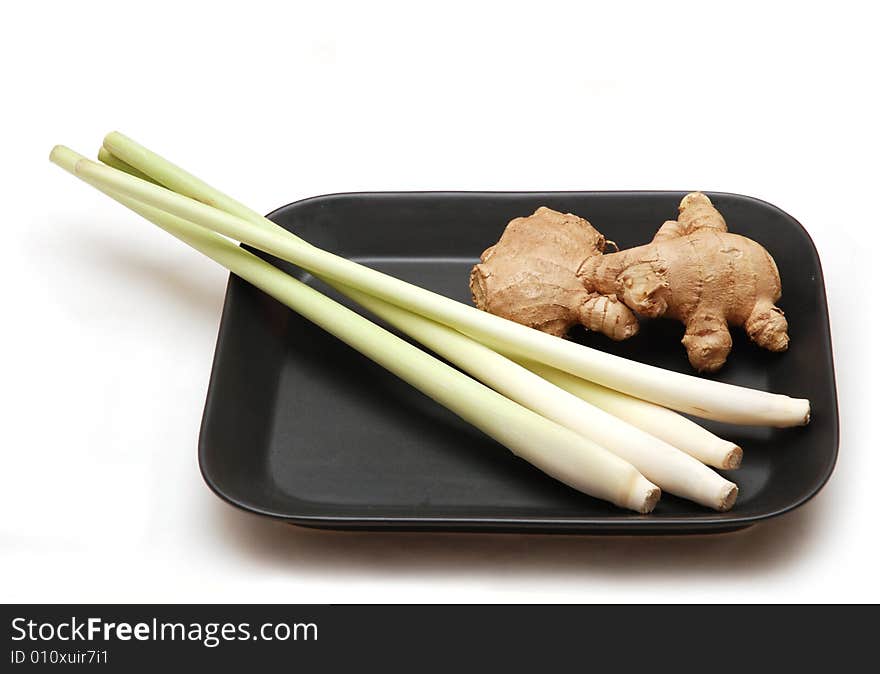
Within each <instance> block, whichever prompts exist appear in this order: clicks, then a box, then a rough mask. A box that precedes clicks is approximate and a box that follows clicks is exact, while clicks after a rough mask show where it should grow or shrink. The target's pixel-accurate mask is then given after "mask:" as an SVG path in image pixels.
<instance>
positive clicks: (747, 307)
mask: <svg viewBox="0 0 880 674" xmlns="http://www.w3.org/2000/svg"><path fill="white" fill-rule="evenodd" d="M678 209H679V215H678V219H677V220H669V221H667V222H665V223H663V225H662V226H661V227H660V229H659V231H658V232H657V234H656V235H655V236H654V239H653V240H652V241H651V243H649V244H647V245H644V246H638V247H636V248H631V249H628V250H624V251H620V252H617V253H612V254H610V255H602V256H590V257H586V256H585V258H586V259H585V260H584V261H583V264H582V265H581V267H580V269H579V270H578V272H577V274H578V277H579V278H580V279H581V281H582V282H583V284H584V287H585V288H586V289H587V290H588V291H591V292H596V293H603V294H608V295H612V296H614V297H617V298H618V299H619V300H621V301H622V302H623V303H625V304H626V305H627V306H628V307H630V308H631V309H632V310H634V311H636V312H638V313H639V314H641V315H643V316H646V317H649V318H656V317H659V316H665V317H668V318H674V319H676V320H679V321H681V322H682V323H684V324H685V335H684V338H683V339H682V343H683V344H684V346H685V348H686V349H687V354H688V359H689V360H690V362H691V365H693V367H694V368H696V369H697V370H698V371H700V372H714V371H715V370H717V369H718V368H720V367H721V366H722V365H724V363H725V361H726V360H727V356H728V354H729V353H730V349H731V346H732V341H731V337H730V332H729V330H728V326H730V325H734V326H743V327H744V328H745V330H746V332H747V333H748V335H749V337H750V338H751V340H752V341H753V342H755V343H756V344H758V345H759V346H761V347H763V348H765V349H769V350H770V351H785V350H786V349H787V348H788V322H787V321H786V320H785V316H784V315H783V313H782V310H781V309H779V307H777V306H776V304H775V303H776V301H777V300H778V299H779V297H780V295H781V294H782V286H781V284H780V281H779V271H778V270H777V268H776V263H775V262H774V261H773V258H772V257H770V254H769V253H768V252H767V251H766V250H765V249H764V248H763V247H761V246H760V245H758V244H757V243H755V242H754V241H752V240H751V239H748V238H746V237H744V236H740V235H738V234H731V233H730V232H728V231H727V224H726V223H725V221H724V218H723V217H722V216H721V214H720V213H719V212H718V211H717V210H716V209H715V207H714V206H713V205H712V202H711V201H710V200H709V198H708V197H707V196H706V195H704V194H702V193H700V192H693V193H691V194H688V195H687V196H685V197H684V199H682V201H681V204H680V205H679V207H678Z"/></svg>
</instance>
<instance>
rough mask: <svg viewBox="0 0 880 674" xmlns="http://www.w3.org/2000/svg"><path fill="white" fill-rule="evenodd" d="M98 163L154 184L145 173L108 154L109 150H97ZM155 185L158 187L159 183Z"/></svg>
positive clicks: (110, 153) (103, 148)
mask: <svg viewBox="0 0 880 674" xmlns="http://www.w3.org/2000/svg"><path fill="white" fill-rule="evenodd" d="M98 161H100V162H103V163H105V164H107V166H112V167H113V168H115V169H117V170H119V171H125V172H126V173H128V174H129V175H133V176H134V177H135V178H140V179H141V180H148V181H149V182H151V183H153V182H156V181H155V180H153V179H152V178H150V176H148V175H147V174H146V173H142V172H141V171H138V170H137V169H136V168H135V167H134V166H129V165H128V164H126V163H125V162H124V161H122V160H121V159H119V158H118V157H116V156H115V155H114V154H113V153H112V152H110V150H108V149H107V148H106V147H101V148H100V149H99V150H98ZM156 184H157V185H158V184H159V183H156Z"/></svg>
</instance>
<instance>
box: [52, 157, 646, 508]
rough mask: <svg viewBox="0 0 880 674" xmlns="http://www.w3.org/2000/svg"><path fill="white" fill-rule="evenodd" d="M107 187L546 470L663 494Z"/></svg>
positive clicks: (253, 261) (212, 240)
mask: <svg viewBox="0 0 880 674" xmlns="http://www.w3.org/2000/svg"><path fill="white" fill-rule="evenodd" d="M51 159H52V161H53V162H55V163H56V164H58V165H59V166H61V167H62V168H64V169H66V170H68V171H70V172H73V171H74V168H75V165H76V164H77V162H78V161H81V160H82V157H81V156H80V155H78V154H77V153H75V152H73V151H72V150H69V149H67V148H64V147H61V146H58V147H56V148H55V149H54V150H53V151H52V155H51ZM99 189H102V188H100V187H99ZM102 191H105V193H106V194H108V196H110V197H112V198H114V199H116V200H117V201H119V202H120V203H122V204H123V205H125V206H127V207H129V208H130V209H132V210H133V211H135V212H137V213H138V214H140V215H142V216H143V217H145V218H146V219H147V220H150V221H151V222H153V223H155V224H157V225H158V226H159V227H161V228H162V229H164V230H166V231H167V232H169V233H170V234H172V235H174V236H176V237H177V238H179V239H181V240H182V241H184V242H185V243H187V244H189V245H190V246H192V247H193V248H195V249H196V250H198V251H199V252H201V253H203V254H204V255H206V256H208V257H209V258H211V259H213V260H214V261H216V262H218V263H219V264H221V265H222V266H224V267H226V268H227V269H228V270H229V271H231V272H232V273H234V274H236V275H237V276H240V277H241V278H243V279H244V280H246V281H248V282H249V283H251V284H252V285H254V286H256V287H257V288H259V289H261V290H262V291H264V292H265V293H267V294H269V295H270V296H272V297H274V298H275V299H277V300H278V301H280V302H282V303H283V304H285V305H287V306H288V307H290V308H291V309H293V310H294V311H296V312H297V313H299V314H300V315H302V316H303V317H304V318H306V319H308V320H309V321H311V322H313V323H315V324H316V325H318V326H320V327H322V328H324V329H325V330H327V332H329V333H331V334H332V335H334V336H335V337H337V338H338V339H340V340H342V341H343V342H345V343H346V344H348V345H349V346H351V347H353V348H354V349H356V350H357V351H359V352H360V353H362V354H363V355H365V356H366V357H368V358H370V359H371V360H373V361H375V362H376V363H378V364H379V365H381V366H382V367H384V368H385V369H386V370H388V371H389V372H391V373H393V374H394V375H396V376H398V377H400V378H401V379H403V380H404V381H406V382H408V383H409V384H411V385H412V386H414V387H415V388H417V389H418V390H420V391H421V392H423V393H424V394H425V395H427V396H429V397H430V398H432V399H433V400H435V401H437V402H438V403H440V404H441V405H443V406H444V407H446V408H447V409H449V410H450V411H452V412H454V413H455V414H457V415H458V416H459V417H461V418H462V419H463V420H465V421H466V422H468V423H470V424H471V425H473V426H475V427H476V428H478V429H480V430H481V431H483V432H484V433H486V434H487V435H489V436H490V437H492V438H494V439H495V440H497V441H498V442H500V443H501V444H503V445H504V446H506V447H507V448H509V449H510V450H511V451H512V452H513V453H514V454H516V455H517V456H519V457H521V458H523V459H525V460H526V461H529V462H530V463H532V464H533V465H535V466H536V467H538V468H540V469H541V470H542V471H544V472H545V473H547V474H548V475H551V476H552V477H555V478H556V479H557V480H560V481H561V482H564V483H565V484H567V485H569V486H571V487H573V488H575V489H578V490H580V491H583V492H585V493H587V494H590V495H592V496H596V497H597V498H601V499H604V500H606V501H611V502H612V503H614V504H616V505H618V506H621V507H624V508H629V509H631V510H635V511H637V512H641V513H647V512H650V511H651V510H652V509H653V507H654V505H655V504H656V502H657V499H658V498H659V496H660V490H659V489H658V488H657V487H656V485H653V484H651V483H650V482H649V481H648V480H646V479H645V478H644V476H642V475H641V473H639V472H638V470H636V469H635V468H634V467H633V466H632V465H631V464H629V463H627V462H626V461H624V460H623V459H621V458H620V457H618V456H616V455H614V454H612V453H610V452H608V451H607V450H605V449H604V448H602V447H600V446H599V445H597V444H596V443H594V442H592V441H590V440H588V439H586V438H584V437H582V436H580V435H578V434H577V433H575V432H573V431H571V430H569V429H567V428H564V427H563V426H561V425H559V424H557V423H555V422H552V421H550V420H549V419H546V418H545V417H542V416H541V415H540V414H537V413H535V412H532V411H531V410H529V409H526V408H525V407H523V406H522V405H519V404H517V403H515V402H513V401H512V400H509V399H508V398H505V397H504V396H503V395H501V394H499V393H497V392H495V391H493V390H492V389H490V388H488V387H487V386H485V385H483V384H481V383H479V382H478V381H476V380H474V379H472V378H470V377H468V376H467V375H465V374H463V373H462V372H459V371H458V370H456V369H455V368H453V367H451V366H449V365H447V364H445V363H443V362H442V361H440V360H438V359H437V358H435V357H433V356H431V355H430V354H428V353H426V352H424V351H422V350H420V349H419V348H417V347H415V346H413V345H412V344H410V343H409V342H406V341H405V340H403V339H401V338H400V337H397V336H396V335H394V334H392V333H390V332H388V331H387V330H385V329H384V328H382V327H380V326H378V325H376V324H375V323H373V322H372V321H370V320H368V319H366V318H364V317H363V316H361V315H360V314H358V313H356V312H354V311H352V310H350V309H348V308H346V307H343V306H342V305H340V304H338V303H337V302H334V301H333V300H332V299H330V298H329V297H327V296H326V295H324V294H322V293H320V292H318V291H317V290H315V289H314V288H311V287H309V286H307V285H306V284H304V283H302V282H300V281H298V280H297V279H295V278H293V277H291V276H289V275H288V274H286V273H284V272H283V271H281V270H280V269H278V268H277V267H274V266H272V265H271V264H269V263H268V262H266V261H264V260H261V259H260V258H258V257H257V256H256V255H253V254H252V253H249V252H248V251H245V250H243V249H241V248H239V247H238V246H236V245H235V244H234V243H232V242H231V241H229V240H227V239H225V238H224V237H222V236H220V235H218V234H216V233H214V232H212V231H210V230H207V229H205V228H203V227H200V226H198V225H196V224H194V223H192V222H188V221H186V220H185V219H182V218H179V217H176V216H174V215H171V214H169V213H166V212H164V211H162V210H160V209H157V208H155V207H152V206H149V205H147V204H144V203H141V202H139V201H137V200H134V199H131V198H130V197H128V196H126V195H124V194H121V193H118V192H114V191H113V190H104V189H102Z"/></svg>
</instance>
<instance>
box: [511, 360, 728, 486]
mask: <svg viewBox="0 0 880 674" xmlns="http://www.w3.org/2000/svg"><path fill="white" fill-rule="evenodd" d="M518 362H519V363H520V364H521V365H523V366H524V367H526V368H528V369H529V370H531V371H532V372H534V373H535V374H537V375H540V376H541V377H543V378H544V379H546V380H547V381H549V382H552V383H553V384H555V385H556V386H558V387H559V388H561V389H564V390H566V391H568V392H569V393H571V394H573V395H576V396H577V397H578V398H581V399H582V400H585V401H587V402H588V403H591V404H593V405H595V406H596V407H599V408H600V409H603V410H605V411H606V412H608V413H610V414H613V415H614V416H615V417H618V418H619V419H623V420H624V421H626V422H628V423H630V424H632V425H633V426H636V427H637V428H641V429H642V430H643V431H645V432H646V433H650V434H651V435H653V436H654V437H656V438H660V439H661V440H665V441H666V442H668V443H669V444H670V445H672V446H673V447H677V448H678V449H680V450H681V451H683V452H686V453H687V454H690V455H691V456H692V457H694V458H695V459H698V460H699V461H702V462H703V463H705V464H707V465H710V466H714V467H715V468H721V469H722V470H734V469H736V468H739V466H740V463H741V462H742V449H741V448H740V447H739V446H738V445H737V444H735V443H733V442H730V441H729V440H725V439H723V438H719V437H718V436H717V435H715V434H714V433H711V432H709V431H707V430H706V429H705V428H703V427H702V426H700V425H699V424H697V423H694V422H693V421H691V420H690V419H688V418H687V417H684V416H682V415H681V414H678V413H677V412H673V411H672V410H670V409H667V408H665V407H661V406H660V405H655V404H654V403H649V402H648V401H647V400H640V399H638V398H633V397H632V396H628V395H626V394H623V393H620V392H619V391H614V390H613V389H610V388H605V387H604V386H599V384H594V383H593V382H590V381H587V380H586V379H581V378H580V377H575V376H574V375H573V374H569V373H568V372H563V371H562V370H557V369H556V368H554V367H550V366H549V365H544V364H543V363H536V362H535V361H529V360H520V361H518ZM658 484H660V483H659V482H658ZM660 487H661V488H662V489H664V490H666V488H665V487H664V486H663V485H662V484H660Z"/></svg>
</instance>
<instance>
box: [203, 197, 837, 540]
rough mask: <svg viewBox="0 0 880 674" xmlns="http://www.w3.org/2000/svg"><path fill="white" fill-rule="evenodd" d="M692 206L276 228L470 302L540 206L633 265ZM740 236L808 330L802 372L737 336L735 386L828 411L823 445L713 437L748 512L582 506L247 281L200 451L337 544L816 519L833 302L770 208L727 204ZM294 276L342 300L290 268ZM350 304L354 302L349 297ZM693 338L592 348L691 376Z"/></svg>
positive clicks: (514, 205) (265, 507)
mask: <svg viewBox="0 0 880 674" xmlns="http://www.w3.org/2000/svg"><path fill="white" fill-rule="evenodd" d="M683 194H684V193H682V192H545V193H540V192H534V193H492V192H488V193H480V192H465V193H461V192H445V193H444V192H429V193H364V194H337V195H329V196H321V197H315V198H312V199H306V200H304V201H299V202H296V203H293V204H290V205H288V206H284V207H283V208H280V209H279V210H277V211H275V212H274V213H272V214H271V216H270V217H271V218H272V219H273V220H274V221H275V222H277V223H279V224H280V225H282V226H283V227H285V228H287V229H289V230H292V231H295V232H296V233H297V234H299V235H301V236H302V237H304V238H305V239H306V240H308V241H310V242H312V243H314V244H315V245H318V246H320V247H322V248H325V249H327V250H330V251H333V252H335V253H338V254H340V255H344V256H346V257H349V258H352V259H355V260H358V261H360V262H362V263H364V264H368V265H370V266H372V267H375V268H377V269H380V270H382V271H384V272H387V273H389V274H392V275H394V276H398V277H400V278H403V279H406V280H408V281H411V282H413V283H417V284H419V285H422V286H425V287H427V288H430V289H432V290H435V291H437V292H439V293H442V294H444V295H448V296H449V297H453V298H455V299H458V300H461V301H464V302H470V295H469V291H468V283H467V279H468V271H469V269H470V267H471V265H472V264H473V263H474V262H475V260H476V259H477V257H478V256H479V254H480V253H481V252H482V251H483V249H484V248H486V247H487V246H488V245H490V244H491V243H493V242H495V241H496V240H497V239H498V237H499V236H500V234H501V231H502V230H503V229H504V226H505V225H506V224H507V222H508V221H509V220H510V219H512V218H514V217H517V216H520V215H527V214H529V213H532V212H533V211H534V210H535V208H537V207H538V206H540V205H546V206H549V207H551V208H554V209H557V210H560V211H568V212H572V213H576V214H578V215H581V216H583V217H585V218H587V219H588V220H589V221H590V222H591V223H592V224H593V225H594V226H595V227H596V228H597V229H598V230H599V231H601V232H602V233H604V234H605V236H606V237H607V238H609V239H613V240H614V241H616V242H617V243H618V244H619V245H620V246H621V247H628V246H633V245H638V244H642V243H645V242H647V241H649V240H650V239H651V237H652V236H653V234H654V232H655V230H656V229H657V227H658V226H659V225H660V223H662V222H663V221H664V220H667V219H670V218H673V217H674V216H675V214H676V207H677V204H678V202H679V200H680V199H681V197H682V196H683ZM710 196H711V198H712V200H713V202H715V204H716V205H717V206H718V208H719V209H720V211H721V212H722V213H723V214H724V216H725V218H726V219H727V222H728V224H729V226H730V228H731V230H732V231H734V232H737V233H740V234H744V235H746V236H749V237H751V238H754V239H755V240H757V241H758V242H760V243H761V244H763V245H764V246H765V247H766V248H767V249H768V250H769V251H770V253H771V254H772V255H773V257H774V258H775V259H776V262H777V264H778V266H779V271H780V274H781V276H782V282H783V292H784V295H783V298H782V301H781V302H780V304H781V306H782V307H783V309H784V310H785V311H786V315H787V317H788V319H789V323H790V332H791V335H792V341H791V347H790V349H789V350H788V352H786V353H784V354H772V353H767V352H765V351H762V350H760V349H758V348H757V347H755V346H753V345H752V344H751V343H750V342H749V341H748V340H747V339H746V338H744V336H743V335H742V334H741V331H738V330H737V331H734V332H735V333H737V334H735V336H734V349H733V354H732V355H731V357H730V360H729V361H728V364H727V365H726V367H725V368H723V370H722V371H721V372H720V373H719V374H718V375H717V376H718V378H719V379H722V380H723V381H727V382H731V383H734V384H742V385H745V386H751V387H755V388H761V389H766V390H770V391H775V392H779V393H785V394H788V395H792V396H797V397H806V398H809V399H810V400H811V402H812V421H811V423H810V424H809V426H807V427H804V428H790V429H768V428H751V427H741V426H723V425H721V424H710V426H711V428H712V430H714V431H716V432H718V433H719V434H721V435H723V436H724V437H727V438H729V439H731V440H734V441H736V442H738V443H739V444H741V446H742V447H743V450H744V456H745V458H744V461H743V465H742V468H741V469H740V470H738V471H735V472H733V473H731V474H730V475H729V477H730V479H732V480H734V481H735V482H736V483H737V484H738V485H739V487H740V496H739V500H738V502H737V504H736V506H735V507H734V509H733V510H732V511H731V512H727V513H716V512H713V511H710V510H707V509H705V508H702V507H700V506H697V505H694V504H692V503H689V502H687V501H684V500H681V499H677V498H675V497H673V496H669V495H666V494H664V496H663V498H662V499H661V501H660V503H659V505H658V506H657V508H656V510H655V511H654V512H653V513H652V514H650V515H637V514H633V513H630V512H626V511H624V510H620V509H617V508H615V507H613V506H611V505H608V504H606V503H603V502H601V501H598V500H596V499H593V498H590V497H589V496H585V495H583V494H580V493H578V492H576V491H574V490H572V489H569V488H568V487H566V486H564V485H562V484H560V483H558V482H556V481H554V480H552V479H551V478H549V477H546V476H545V475H544V474H542V473H541V472H540V471H538V470H537V469H535V468H533V467H531V466H530V465H529V464H527V463H525V462H523V461H521V460H519V459H517V458H515V457H514V456H513V455H512V454H510V452H508V451H507V450H506V449H505V448H504V447H502V446H501V445H499V444H497V443H496V442H494V441H493V440H491V439H489V438H487V437H485V436H483V435H482V434H481V433H480V432H479V431H476V430H475V429H473V428H471V427H470V426H468V425H467V424H466V423H464V422H462V421H461V420H459V419H458V418H457V417H456V416H454V415H453V414H452V413H450V412H448V411H447V410H445V409H443V408H442V407H440V406H439V405H437V404H436V403H434V402H433V401H431V400H430V399H428V398H427V397H425V396H424V395H422V394H421V393H419V392H418V391H416V390H414V389H412V388H411V387H410V386H408V385H407V384H405V383H403V382H401V381H399V380H398V379H396V378H395V377H394V376H392V375H390V374H388V373H387V372H385V371H384V370H383V369H382V368H380V367H379V366H377V365H375V364H374V363H372V362H371V361H369V360H367V359H366V358H364V357H363V356H361V355H360V354H358V353H357V352H355V351H353V350H352V349H350V348H349V347H347V346H345V345H344V344H342V343H341V342H339V341H337V340H336V339H335V338H333V337H331V336H330V335H328V334H327V333H325V332H323V331H322V330H321V329H319V328H317V327H315V326H313V325H312V324H310V323H308V322H307V321H305V320H304V319H302V318H300V317H299V316H297V315H296V314H294V313H292V312H291V311H289V310H288V309H287V308H286V307H284V306H283V305H281V304H279V303H278V302H276V301H274V300H272V299H271V298H269V297H267V296H265V295H264V294H262V293H261V292H259V291H257V290H255V289H254V288H253V287H251V286H250V285H248V284H247V283H244V282H242V281H241V280H239V279H238V278H236V277H231V278H230V280H229V285H228V288H227V293H226V303H225V306H224V310H223V318H222V321H221V324H220V334H219V337H218V341H217V350H216V354H215V358H214V367H213V372H212V374H211V381H210V386H209V389H208V397H207V402H206V405H205V413H204V418H203V420H202V430H201V437H200V441H199V463H200V466H201V469H202V473H203V475H204V478H205V480H206V481H207V483H208V484H209V485H210V487H211V488H212V489H213V490H214V491H215V492H216V493H217V494H218V495H219V496H221V497H222V498H224V499H226V500H227V501H229V502H230V503H232V504H234V505H237V506H239V507H241V508H244V509H246V510H250V511H253V512H256V513H260V514H263V515H268V516H271V517H277V518H281V519H284V520H287V521H289V522H292V523H296V524H302V525H310V526H320V527H332V528H356V527H359V528H364V527H366V528H405V529H456V530H507V531H536V532H537V531H542V532H546V531H566V532H590V533H627V534H634V533H687V532H692V533H698V532H708V531H725V530H732V529H737V528H741V527H743V526H747V525H749V524H752V523H754V522H756V521H758V520H762V519H765V518H768V517H772V516H775V515H779V514H781V513H784V512H786V511H788V510H791V509H792V508H795V507H797V506H798V505H800V504H802V503H804V502H805V501H807V500H808V499H809V498H810V497H812V496H813V495H814V494H816V492H818V491H819V489H820V488H821V487H822V485H823V484H824V483H825V481H826V480H827V479H828V477H829V476H830V474H831V471H832V470H833V468H834V463H835V459H836V457H837V444H838V420H837V400H836V393H835V386H834V369H833V363H832V355H831V341H830V333H829V325H828V313H827V308H826V301H825V288H824V285H823V281H822V270H821V267H820V264H819V258H818V255H817V253H816V249H815V247H814V246H813V243H812V241H811V240H810V237H809V236H808V235H807V233H806V232H805V231H804V229H803V227H801V225H800V224H799V223H798V222H797V221H796V220H794V219H793V218H792V217H791V216H789V215H787V214H786V213H784V212H783V211H781V210H779V209H778V208H776V207H775V206H772V205H770V204H768V203H766V202H762V201H759V200H756V199H752V198H749V197H744V196H739V195H735V194H724V193H711V194H710ZM275 262H276V264H279V266H281V267H282V268H284V269H286V270H287V271H289V272H291V273H294V274H296V275H297V276H298V277H299V278H301V279H303V280H305V281H306V282H308V283H310V284H313V285H316V286H320V287H321V289H322V290H324V291H327V292H330V291H329V290H328V289H327V288H326V287H325V286H321V284H320V283H319V282H318V281H316V280H315V279H314V278H313V277H311V276H309V275H308V274H305V273H303V272H302V271H301V270H298V269H296V268H294V267H291V266H290V265H287V264H281V263H278V261H275ZM334 296H335V297H337V298H338V299H341V298H339V296H338V295H335V294H334ZM682 333H683V328H682V326H681V325H680V324H678V323H676V322H673V321H665V320H657V321H650V322H646V323H644V324H643V330H642V331H641V332H640V333H639V334H638V335H637V336H636V337H634V338H632V339H630V340H629V341H626V342H622V343H613V342H611V341H609V340H607V339H606V338H604V337H602V336H601V335H596V334H589V333H586V332H584V331H581V332H577V333H576V334H574V335H573V336H572V337H573V339H576V340H578V341H580V342H583V343H585V344H588V345H590V346H593V347H595V348H598V349H602V350H605V351H610V352H613V353H616V354H619V355H622V356H626V357H628V358H633V359H635V360H642V361H645V362H648V363H652V364H655V365H659V366H662V367H666V368H670V369H673V370H678V371H682V372H688V373H690V372H691V370H690V367H689V365H688V363H687V359H686V357H685V352H684V349H683V348H682V346H681V344H680V343H679V340H680V339H681V335H682Z"/></svg>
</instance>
